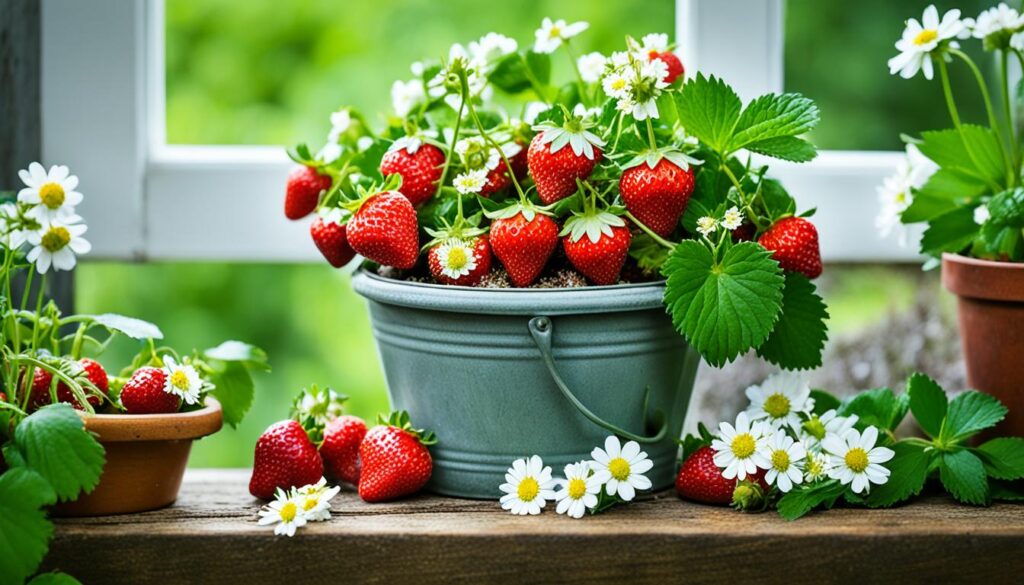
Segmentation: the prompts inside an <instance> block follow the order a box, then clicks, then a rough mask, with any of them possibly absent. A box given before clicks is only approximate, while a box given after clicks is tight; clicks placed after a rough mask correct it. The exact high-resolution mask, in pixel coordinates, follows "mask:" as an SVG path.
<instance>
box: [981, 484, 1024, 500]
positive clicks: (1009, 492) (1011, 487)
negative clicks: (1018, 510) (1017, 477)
mask: <svg viewBox="0 0 1024 585" xmlns="http://www.w3.org/2000/svg"><path fill="white" fill-rule="evenodd" d="M988 487H989V495H990V496H991V497H992V499H993V500H1002V501H1005V502H1024V481H1000V480H998V479H997V480H993V481H990V482H989V486H988Z"/></svg>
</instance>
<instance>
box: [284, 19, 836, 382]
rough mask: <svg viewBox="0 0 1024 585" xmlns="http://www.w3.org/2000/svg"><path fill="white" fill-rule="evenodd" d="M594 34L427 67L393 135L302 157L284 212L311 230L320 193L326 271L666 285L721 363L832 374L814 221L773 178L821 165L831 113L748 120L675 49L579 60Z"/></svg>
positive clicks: (780, 113) (339, 142) (342, 142)
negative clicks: (687, 70)
mask: <svg viewBox="0 0 1024 585" xmlns="http://www.w3.org/2000/svg"><path fill="white" fill-rule="evenodd" d="M586 28H587V25H586V23H572V24H566V23H565V22H562V21H557V22H551V21H545V24H544V25H543V26H542V27H541V28H540V29H539V30H538V31H537V37H536V41H535V43H534V44H533V45H532V47H529V48H525V49H521V48H520V47H519V44H518V43H517V42H516V41H515V40H514V39H511V38H508V37H505V36H503V35H500V34H497V33H490V34H488V35H486V36H484V37H483V38H481V39H479V40H477V41H474V42H471V43H469V44H468V45H465V46H464V45H461V44H456V45H453V46H452V47H451V49H450V50H449V52H448V55H447V57H445V58H443V59H439V60H424V61H422V62H418V63H415V64H413V67H412V72H413V78H412V79H411V80H408V81H396V82H395V84H394V85H393V86H392V98H393V109H392V112H390V113H389V114H388V116H387V117H386V121H387V122H386V125H385V126H384V127H383V128H373V127H371V126H370V124H369V123H368V122H367V117H365V116H363V115H362V114H361V113H360V112H358V111H356V110H355V109H353V108H350V107H343V108H341V109H340V110H338V111H337V112H334V113H333V114H332V115H331V126H332V128H331V132H330V134H329V136H328V141H327V144H326V145H325V146H324V147H323V148H321V149H320V150H319V151H317V152H316V153H314V152H313V151H312V150H311V149H310V148H309V147H307V146H306V145H298V146H296V147H295V148H293V149H291V150H290V151H289V154H290V156H291V158H292V159H294V160H295V162H296V163H298V164H299V165H300V170H298V171H295V173H293V175H292V178H290V179H289V184H288V189H287V197H286V210H287V211H288V213H286V215H287V216H288V217H289V218H293V219H294V217H295V214H294V213H291V211H293V210H295V209H300V210H302V211H305V212H306V213H305V214H308V213H311V212H312V211H313V208H312V207H309V206H308V204H306V202H307V201H309V200H310V197H309V194H310V193H313V192H314V191H316V192H317V205H315V206H314V207H315V208H316V210H317V211H318V212H319V214H320V216H321V218H320V219H318V220H316V222H315V223H314V228H313V230H312V232H311V233H312V236H313V240H314V243H315V244H316V246H317V247H318V248H319V249H320V251H321V252H322V253H323V255H324V256H325V257H326V259H327V260H328V261H329V262H330V263H331V264H332V265H333V266H339V265H342V264H345V263H347V262H348V261H349V260H350V259H351V258H352V256H351V254H350V253H349V250H350V249H351V250H354V251H355V252H356V253H359V254H361V255H362V256H363V257H365V258H366V259H367V261H368V262H367V264H366V267H367V268H368V269H374V268H378V267H382V268H381V270H380V271H381V274H384V275H387V276H392V277H396V278H407V279H414V280H418V281H433V282H436V283H439V284H444V285H454V286H478V285H487V286H495V283H502V282H510V283H511V285H512V286H515V287H529V286H533V285H535V284H537V283H538V281H539V280H543V279H545V277H550V276H552V275H553V274H556V273H558V272H559V271H567V270H568V271H572V272H574V273H575V274H577V275H580V276H579V278H578V279H577V280H579V281H583V280H584V279H585V280H586V282H587V284H590V285H595V286H613V285H617V284H621V283H631V282H646V281H658V280H661V279H664V280H665V296H664V300H665V305H666V307H667V310H668V312H669V313H670V314H671V317H672V320H673V322H674V324H675V326H676V328H677V329H678V330H679V332H680V333H681V334H682V335H683V336H684V337H685V338H686V339H687V341H688V342H689V343H690V344H691V345H692V346H693V347H694V348H696V349H697V351H699V352H700V353H701V355H702V356H703V357H704V358H705V359H706V360H707V361H708V362H709V363H711V364H714V365H722V364H725V363H726V362H729V361H731V360H733V359H735V358H736V357H737V356H738V355H740V354H742V353H744V352H747V351H749V350H752V349H753V350H756V351H757V352H758V354H759V355H761V356H762V357H763V358H765V359H767V360H769V361H771V362H773V363H776V364H778V365H780V366H782V367H784V368H790V369H803V368H812V367H815V366H818V365H820V364H821V351H822V347H823V345H824V342H825V339H826V328H825V319H826V318H827V316H828V315H827V311H826V308H825V305H824V303H823V302H822V299H821V297H820V296H819V295H818V294H817V292H816V289H815V285H814V283H813V279H814V278H816V277H817V276H818V275H819V274H820V273H821V257H820V252H819V246H818V234H817V231H816V229H815V227H814V225H813V224H812V223H811V222H810V221H809V220H808V219H807V218H808V217H809V216H810V215H811V213H812V211H813V210H810V211H807V212H804V213H802V214H801V213H798V208H797V205H796V202H795V200H794V199H793V197H791V196H790V194H789V193H788V192H787V191H786V190H785V188H784V187H783V186H782V185H781V184H780V183H779V182H778V181H776V180H774V179H772V178H771V177H770V176H769V175H768V169H767V167H766V166H765V165H764V161H765V160H767V159H769V158H776V159H782V160H786V161H791V162H806V161H810V160H812V159H813V158H814V157H815V155H816V151H815V148H814V146H813V145H812V144H811V143H810V142H808V141H806V140H805V139H803V138H801V136H802V135H803V134H805V133H807V132H808V131H809V130H811V129H813V128H814V126H815V125H816V124H817V123H818V108H817V107H816V106H815V105H814V103H813V102H812V101H811V100H809V99H807V98H805V97H803V96H801V95H798V94H782V95H776V94H769V95H764V96H761V97H758V98H756V99H754V100H753V101H751V102H749V103H748V104H745V105H744V104H743V103H742V101H741V100H740V98H739V96H737V95H736V93H735V92H734V91H733V90H732V88H730V87H729V86H728V85H727V84H726V83H725V82H724V81H723V80H721V79H719V78H717V77H714V76H706V75H702V74H700V73H697V74H696V75H694V76H692V77H690V78H689V79H687V78H685V77H684V71H683V66H682V63H681V62H680V60H679V58H678V57H677V56H676V55H675V54H674V53H673V52H672V48H673V47H671V46H670V45H669V43H668V37H667V35H663V34H651V35H646V36H644V37H643V38H642V39H641V40H640V41H637V40H634V39H632V38H628V39H627V41H626V46H625V47H624V48H623V50H622V51H619V52H616V53H614V54H612V55H609V56H602V55H600V54H599V53H589V54H586V55H585V56H583V57H581V58H579V59H576V58H575V54H576V52H575V51H574V50H573V49H572V45H573V44H574V43H577V42H578V40H577V39H576V37H577V36H578V35H579V34H580V33H581V32H582V31H584V30H585V29H586ZM559 51H564V52H565V53H566V55H567V56H568V57H570V60H571V61H572V64H573V68H574V76H573V78H572V79H571V80H569V81H567V82H564V83H559V82H557V81H555V80H554V79H552V75H551V69H552V66H551V61H552V58H553V53H556V52H559ZM496 94H501V95H496ZM509 111H512V112H513V114H512V115H509V113H508V112H509ZM301 169H305V170H301ZM322 177H330V185H329V186H328V185H327V182H326V181H322V179H321V178H322ZM296 193H298V195H296ZM296 201H299V202H300V203H301V204H299V203H296ZM303 215H304V214H303ZM326 224H329V225H330V228H329V229H327V228H325V227H324V226H325V225H326ZM345 242H347V244H348V246H349V247H350V248H349V247H346V245H345ZM383 267H386V269H385V268H383Z"/></svg>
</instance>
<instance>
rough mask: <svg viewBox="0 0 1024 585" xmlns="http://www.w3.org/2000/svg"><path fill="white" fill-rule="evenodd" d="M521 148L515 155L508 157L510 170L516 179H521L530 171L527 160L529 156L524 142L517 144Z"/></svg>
mask: <svg viewBox="0 0 1024 585" xmlns="http://www.w3.org/2000/svg"><path fill="white" fill-rule="evenodd" d="M519 146H520V147H521V148H520V149H519V152H517V153H516V154H515V156H513V157H511V158H509V159H508V162H509V164H510V165H512V172H513V173H515V174H516V178H517V179H523V178H525V177H526V175H527V174H529V172H530V166H529V164H528V162H527V159H528V158H529V152H530V151H529V149H528V148H527V147H526V145H525V144H520V145H519Z"/></svg>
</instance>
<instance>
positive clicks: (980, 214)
mask: <svg viewBox="0 0 1024 585" xmlns="http://www.w3.org/2000/svg"><path fill="white" fill-rule="evenodd" d="M991 216H992V214H991V213H989V211H988V205H979V206H977V207H975V208H974V223H976V224H978V225H983V224H984V223H985V222H986V221H988V218H989V217H991Z"/></svg>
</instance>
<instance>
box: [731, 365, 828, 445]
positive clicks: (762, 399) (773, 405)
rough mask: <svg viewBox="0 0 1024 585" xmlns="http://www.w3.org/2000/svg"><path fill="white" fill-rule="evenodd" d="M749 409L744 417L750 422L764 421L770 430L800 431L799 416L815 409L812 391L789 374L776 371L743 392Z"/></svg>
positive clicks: (803, 381)
mask: <svg viewBox="0 0 1024 585" xmlns="http://www.w3.org/2000/svg"><path fill="white" fill-rule="evenodd" d="M746 394H747V399H749V400H750V406H749V407H748V408H747V414H748V415H749V416H750V418H751V419H753V420H762V419H763V420H766V421H767V422H768V423H769V424H771V426H772V427H773V428H779V427H781V426H783V425H786V426H789V427H790V428H792V429H793V430H797V431H798V430H800V413H801V412H810V411H811V410H813V409H814V399H813V398H811V388H810V386H808V385H807V382H806V381H805V380H804V379H803V378H801V377H800V376H798V375H796V374H794V373H792V372H779V373H777V374H773V375H771V376H769V377H768V379H767V380H765V381H764V382H761V385H760V386H757V385H755V386H751V387H749V388H747V391H746Z"/></svg>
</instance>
